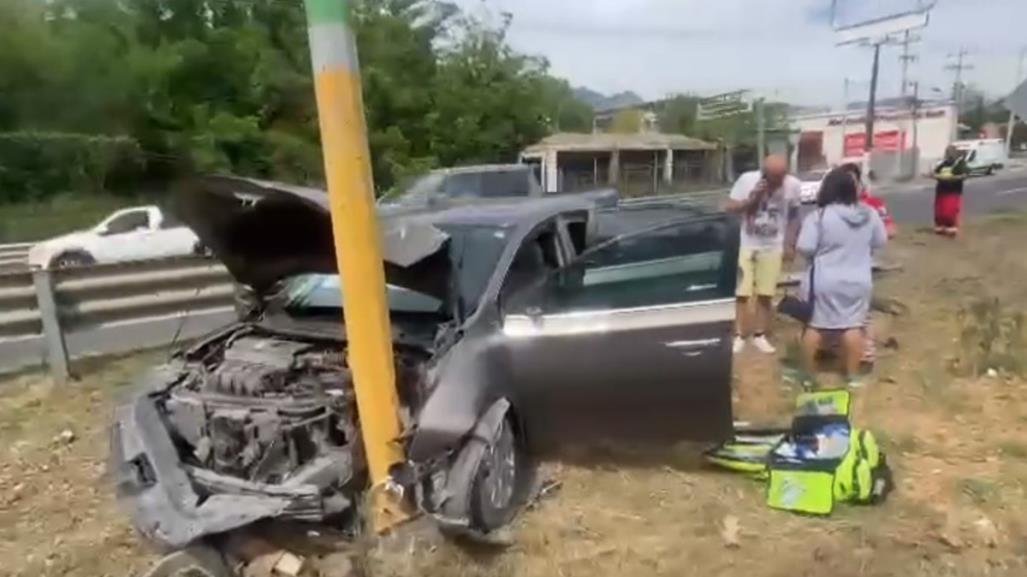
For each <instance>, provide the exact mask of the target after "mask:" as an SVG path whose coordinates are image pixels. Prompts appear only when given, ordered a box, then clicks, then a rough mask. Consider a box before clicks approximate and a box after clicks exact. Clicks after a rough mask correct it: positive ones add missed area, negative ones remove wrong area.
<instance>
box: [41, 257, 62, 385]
mask: <svg viewBox="0 0 1027 577" xmlns="http://www.w3.org/2000/svg"><path fill="white" fill-rule="evenodd" d="M32 284H33V286H35V289H36V302H37V304H38V305H39V315H40V317H41V318H42V324H43V339H44V340H45V341H46V355H47V364H48V365H49V367H50V373H51V375H53V377H54V379H56V380H57V382H59V383H64V382H66V381H67V380H68V377H69V376H70V372H69V371H68V347H67V345H66V344H65V342H64V333H63V332H62V331H61V322H60V316H59V314H58V312H57V299H56V298H55V296H54V285H53V275H52V274H51V273H50V271H48V270H35V271H32Z"/></svg>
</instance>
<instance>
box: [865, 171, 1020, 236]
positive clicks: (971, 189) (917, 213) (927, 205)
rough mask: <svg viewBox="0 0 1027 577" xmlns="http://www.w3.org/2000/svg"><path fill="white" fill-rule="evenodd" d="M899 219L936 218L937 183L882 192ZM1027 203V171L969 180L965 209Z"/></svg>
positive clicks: (970, 211) (985, 210) (980, 210)
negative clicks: (935, 193)
mask: <svg viewBox="0 0 1027 577" xmlns="http://www.w3.org/2000/svg"><path fill="white" fill-rule="evenodd" d="M881 195H882V196H883V197H885V199H886V200H887V202H888V210H889V211H891V213H892V215H893V216H894V217H895V220H896V221H898V222H900V223H907V224H917V225H919V224H925V225H926V224H931V223H933V221H934V184H933V183H925V184H917V185H909V186H907V187H903V188H897V189H893V190H885V191H882V192H881ZM1017 207H1027V171H1018V172H1007V173H1005V174H999V175H996V176H982V177H979V178H971V179H970V180H968V181H966V185H965V188H964V192H963V213H964V215H965V216H977V215H983V214H988V213H992V212H997V211H1000V210H1003V209H1009V208H1017Z"/></svg>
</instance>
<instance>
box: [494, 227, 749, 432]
mask: <svg viewBox="0 0 1027 577" xmlns="http://www.w3.org/2000/svg"><path fill="white" fill-rule="evenodd" d="M737 239H738V236H737V228H736V227H735V226H734V225H733V224H732V223H731V221H730V220H729V219H728V218H727V217H724V216H716V217H706V218H701V219H690V220H686V221H681V222H672V223H668V224H662V225H659V226H656V227H654V228H650V229H647V230H643V231H641V232H637V233H631V234H628V235H625V236H621V237H618V238H615V239H613V240H611V241H608V242H606V243H604V244H602V245H600V246H597V247H595V248H593V249H591V250H589V251H587V252H585V253H584V254H582V255H581V256H580V257H579V258H578V259H576V260H575V261H574V262H573V263H572V264H571V265H570V266H568V267H564V268H562V269H560V270H559V271H556V272H555V273H552V274H550V275H549V276H548V277H547V278H546V279H545V280H544V282H541V283H538V284H536V285H535V286H533V287H530V288H528V289H526V290H523V291H521V292H520V293H518V294H517V295H516V296H515V297H512V298H511V299H510V300H509V302H508V303H506V305H504V319H503V334H504V335H505V337H506V338H507V346H508V348H509V351H510V361H511V362H510V367H511V369H510V370H511V373H512V375H511V376H512V380H513V382H514V385H515V387H516V389H517V396H518V399H519V402H520V403H522V404H524V405H526V407H525V410H524V411H523V412H522V414H525V415H528V417H527V418H528V427H529V436H531V437H533V438H534V439H535V440H536V441H539V442H542V443H545V444H547V445H548V444H551V443H553V442H558V441H574V442H582V441H584V442H592V441H599V440H604V439H606V440H615V441H634V440H652V439H665V440H668V441H673V440H694V441H715V440H719V439H721V438H723V437H725V436H727V435H728V434H729V433H730V431H731V428H732V413H731V360H732V354H731V335H732V334H733V330H734V328H733V326H734V316H735V313H734V311H735V309H734V307H735V304H734V290H735V283H736V280H737V258H738V240H737ZM541 448H542V449H545V447H541Z"/></svg>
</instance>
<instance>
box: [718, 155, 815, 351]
mask: <svg viewBox="0 0 1027 577" xmlns="http://www.w3.org/2000/svg"><path fill="white" fill-rule="evenodd" d="M800 189H801V183H800V182H799V179H797V178H795V177H794V176H791V175H790V174H788V160H787V159H786V158H785V157H783V156H780V155H771V156H768V157H767V158H766V159H765V160H764V162H763V170H755V171H752V172H747V173H745V174H743V175H742V176H740V177H739V178H738V181H737V182H735V185H734V187H733V188H732V189H731V196H730V198H729V199H728V202H727V207H726V208H727V210H728V211H729V212H733V213H735V214H738V215H739V216H740V217H741V219H742V233H741V234H742V239H741V249H740V251H739V262H738V273H739V274H738V291H737V297H738V305H737V306H738V311H737V325H736V326H737V328H736V330H737V334H736V335H735V341H734V347H733V348H734V351H735V352H736V353H739V352H741V351H742V350H744V349H745V344H746V340H747V338H748V337H749V336H750V335H751V337H752V344H753V346H754V347H756V348H757V349H758V350H759V351H760V352H763V353H767V354H774V353H775V352H777V350H776V349H775V348H774V346H773V345H772V344H770V341H768V340H767V330H768V329H769V328H770V320H771V318H772V315H773V298H774V294H775V293H776V292H777V285H778V281H779V280H780V277H781V268H782V264H783V263H784V262H791V260H792V258H793V257H794V254H795V239H796V236H797V235H798V232H799V224H800V223H799V207H800V193H801V190H800ZM753 297H755V301H756V311H755V314H752V312H751V308H752V302H751V301H752V300H754V299H753Z"/></svg>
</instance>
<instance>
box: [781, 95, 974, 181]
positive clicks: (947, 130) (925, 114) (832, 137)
mask: <svg viewBox="0 0 1027 577" xmlns="http://www.w3.org/2000/svg"><path fill="white" fill-rule="evenodd" d="M845 118H846V117H845V116H844V115H842V114H841V113H840V112H835V113H830V114H817V115H810V116H800V117H796V118H793V119H792V125H793V126H794V127H795V128H797V129H798V130H800V131H801V132H822V133H823V155H824V157H825V159H826V161H827V163H828V164H829V165H834V164H838V163H840V162H842V161H843V160H845V159H846V157H845V155H844V141H845V135H846V134H864V133H865V124H864V122H865V119H864V114H863V113H861V112H857V111H850V113H849V115H848V122H847V123H846V124H845V125H844V126H843V124H842V121H843V120H844V119H845ZM955 127H956V114H955V107H953V106H948V105H945V106H933V107H925V108H924V109H923V110H921V111H920V114H919V120H918V122H917V126H916V128H917V131H918V133H919V134H918V142H919V149H920V162H919V164H920V167H921V172H922V170H923V167H928V166H931V165H932V164H933V163H935V162H937V161H938V160H940V159H941V158H943V157H944V156H945V147H946V146H948V145H949V143H951V142H952V139H953V136H954V134H955ZM893 131H899V132H905V133H906V141H905V147H906V150H910V149H912V147H913V117H912V114H911V112H910V111H908V110H894V109H892V110H880V111H878V117H877V121H876V122H875V125H874V132H875V133H881V132H893ZM892 156H894V153H892Z"/></svg>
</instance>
